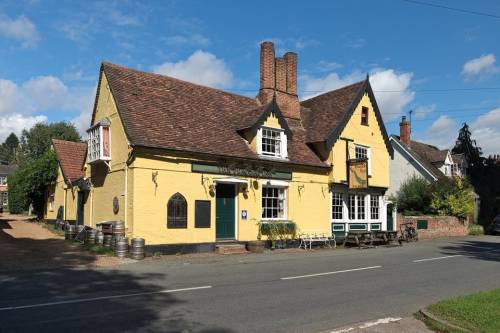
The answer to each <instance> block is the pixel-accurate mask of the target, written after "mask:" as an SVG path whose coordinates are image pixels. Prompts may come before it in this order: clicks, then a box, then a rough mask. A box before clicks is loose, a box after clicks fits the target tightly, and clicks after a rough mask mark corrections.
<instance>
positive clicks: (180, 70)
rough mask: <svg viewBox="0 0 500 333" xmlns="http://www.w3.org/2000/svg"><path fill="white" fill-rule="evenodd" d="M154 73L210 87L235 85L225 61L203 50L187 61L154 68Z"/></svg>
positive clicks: (164, 64) (168, 63)
mask: <svg viewBox="0 0 500 333" xmlns="http://www.w3.org/2000/svg"><path fill="white" fill-rule="evenodd" d="M153 71H154V72H155V73H158V74H163V75H168V76H172V77H175V78H178V79H181V80H186V81H190V82H194V83H198V84H202V85H206V86H210V87H217V88H224V87H229V86H230V85H231V84H232V83H233V73H232V72H231V70H230V69H229V68H228V67H227V65H226V63H225V62H224V60H222V59H219V58H217V57H216V56H215V55H214V54H212V53H209V52H204V51H201V50H198V51H195V52H194V53H193V54H192V55H190V56H189V57H188V58H187V59H186V60H180V61H178V62H165V63H163V64H161V65H158V66H154V67H153Z"/></svg>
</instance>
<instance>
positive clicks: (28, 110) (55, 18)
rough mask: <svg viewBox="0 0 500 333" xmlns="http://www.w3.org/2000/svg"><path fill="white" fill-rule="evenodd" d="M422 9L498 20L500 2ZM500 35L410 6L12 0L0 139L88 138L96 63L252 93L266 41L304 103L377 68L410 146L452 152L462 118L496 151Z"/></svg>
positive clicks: (386, 109)
mask: <svg viewBox="0 0 500 333" xmlns="http://www.w3.org/2000/svg"><path fill="white" fill-rule="evenodd" d="M427 2H431V3H433V4H438V5H445V6H451V7H455V8H460V9H465V10H472V11H476V12H483V13H487V14H491V15H496V16H500V2H498V1H494V0H477V1H474V2H471V1H451V0H446V1H445V0H428V1H427ZM499 31H500V18H495V17H488V16H481V15H473V14H467V13H461V12H457V11H452V10H446V9H443V8H436V7H431V6H424V5H419V4H416V3H411V2H407V1H403V0H378V1H361V0H358V1H356V0H354V1H348V0H338V1H309V2H307V3H305V2H300V3H299V2H297V3H294V2H290V1H245V2H235V1H217V0H214V1H143V2H139V1H103V2H91V1H44V0H38V1H36V0H32V1H22V0H17V1H10V0H6V1H5V0H4V1H2V2H1V3H0V140H3V139H4V137H5V136H6V135H7V134H8V133H9V132H10V131H15V132H17V133H19V132H20V130H21V129H22V128H23V127H29V126H32V124H33V123H35V122H36V121H57V120H68V121H74V122H75V124H76V125H77V127H78V128H79V129H80V130H81V131H83V130H84V129H85V128H86V127H87V126H88V125H89V123H88V122H89V116H90V112H91V106H92V103H93V99H94V94H95V87H96V84H97V79H98V70H99V63H100V62H101V61H102V60H108V61H111V62H113V63H117V64H121V65H125V66H129V67H133V68H138V69H141V70H145V71H154V72H158V73H163V74H167V75H171V76H176V77H180V78H183V79H186V80H190V81H194V82H198V83H202V84H206V85H210V86H214V87H218V88H221V89H225V90H230V91H233V92H235V93H240V94H245V95H250V96H254V95H256V93H257V88H258V69H259V48H258V45H259V42H261V41H263V40H271V41H274V42H275V45H276V48H277V50H278V53H280V52H286V51H295V52H297V53H298V55H299V90H300V94H301V97H302V98H306V97H309V96H312V95H314V94H318V92H322V91H327V90H331V89H335V88H339V87H341V86H343V85H346V84H349V83H352V82H355V81H357V80H361V79H363V78H364V77H365V76H366V74H367V73H369V74H370V77H371V82H372V85H373V87H374V90H375V91H376V96H377V100H378V102H379V105H380V107H381V110H382V113H383V116H384V120H385V121H386V126H387V129H388V132H389V133H394V134H397V133H398V132H399V127H398V122H399V119H400V117H401V115H403V114H407V113H408V111H409V110H414V113H413V117H412V126H413V131H412V135H413V137H414V138H415V139H419V140H422V141H426V142H429V143H433V144H436V145H438V146H440V147H443V148H450V147H451V146H453V142H454V140H455V138H456V133H457V130H458V128H459V127H460V125H461V123H463V122H464V121H466V122H467V123H469V124H470V125H471V127H472V129H473V134H474V136H475V137H476V139H477V141H478V144H479V145H480V146H482V147H483V149H484V150H485V152H486V154H488V153H500V147H499V146H500V145H499V143H498V142H500V60H497V58H498V57H500V34H499ZM484 88H488V89H484ZM489 88H494V89H489ZM450 89H452V90H450ZM457 89H462V90H457ZM443 90H444V91H443Z"/></svg>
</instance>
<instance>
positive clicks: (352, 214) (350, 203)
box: [347, 194, 356, 220]
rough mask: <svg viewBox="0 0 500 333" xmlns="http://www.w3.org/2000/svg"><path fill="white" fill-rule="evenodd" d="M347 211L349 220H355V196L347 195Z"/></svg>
mask: <svg viewBox="0 0 500 333" xmlns="http://www.w3.org/2000/svg"><path fill="white" fill-rule="evenodd" d="M347 208H348V210H349V220H355V219H356V196H355V195H354V194H350V195H349V201H348V204H347Z"/></svg>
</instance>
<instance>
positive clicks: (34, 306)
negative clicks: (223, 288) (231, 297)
mask: <svg viewBox="0 0 500 333" xmlns="http://www.w3.org/2000/svg"><path fill="white" fill-rule="evenodd" d="M209 288H212V286H201V287H192V288H180V289H165V290H159V291H145V292H142V293H133V294H122V295H112V296H100V297H91V298H80V299H71V300H67V301H57V302H47V303H39V304H30V305H21V306H8V307H5V308H0V311H9V310H19V309H28V308H40V307H44V306H53V305H61V304H73V303H83V302H94V301H101V300H107V299H114V298H125V297H134V296H143V295H153V294H169V293H176V292H180V291H191V290H199V289H209Z"/></svg>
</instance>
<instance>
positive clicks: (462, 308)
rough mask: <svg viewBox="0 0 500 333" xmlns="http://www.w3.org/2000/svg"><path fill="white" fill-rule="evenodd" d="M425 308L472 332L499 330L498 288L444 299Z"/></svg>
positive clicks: (499, 302) (499, 293)
mask: <svg viewBox="0 0 500 333" xmlns="http://www.w3.org/2000/svg"><path fill="white" fill-rule="evenodd" d="M427 310H428V311H429V312H431V313H432V314H433V315H435V316H437V317H439V318H441V319H444V320H446V321H448V322H449V323H451V324H453V325H456V326H459V327H463V328H465V329H468V330H471V331H473V332H485V333H490V332H491V333H493V332H500V289H495V290H492V291H488V292H481V293H478V294H473V295H469V296H463V297H456V298H451V299H448V300H444V301H441V302H439V303H436V304H432V305H430V306H429V307H427ZM440 331H442V332H457V331H456V330H440Z"/></svg>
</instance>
